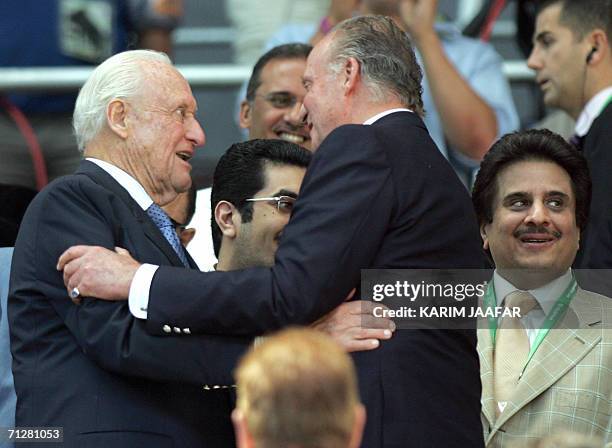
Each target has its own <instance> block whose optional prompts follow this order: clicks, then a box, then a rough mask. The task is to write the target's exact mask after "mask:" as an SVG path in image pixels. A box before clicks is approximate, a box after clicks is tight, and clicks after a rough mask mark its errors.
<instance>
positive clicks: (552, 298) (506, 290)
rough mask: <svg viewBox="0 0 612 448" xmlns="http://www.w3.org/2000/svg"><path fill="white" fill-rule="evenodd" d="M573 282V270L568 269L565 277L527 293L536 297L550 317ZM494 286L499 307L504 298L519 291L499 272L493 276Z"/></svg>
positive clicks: (562, 276)
mask: <svg viewBox="0 0 612 448" xmlns="http://www.w3.org/2000/svg"><path fill="white" fill-rule="evenodd" d="M571 281H572V270H571V269H568V270H567V271H566V272H565V273H564V274H563V275H561V276H560V277H557V278H556V279H554V280H553V281H552V282H550V283H548V284H546V285H544V286H541V287H539V288H536V289H530V290H528V291H527V292H529V293H530V294H531V295H532V296H533V297H535V299H536V300H537V302H538V304H539V305H540V308H542V311H544V314H546V315H548V313H550V310H552V308H553V306H554V305H555V303H556V302H557V300H558V299H559V297H560V296H561V294H562V293H563V291H565V289H566V288H567V287H568V285H569V284H570V282H571ZM493 284H494V285H495V298H496V300H497V305H498V306H501V303H502V301H503V300H504V297H506V296H507V295H508V294H510V293H511V292H513V291H517V290H518V288H516V287H515V286H513V285H512V283H510V282H509V281H508V280H506V279H505V278H503V277H502V276H501V275H499V274H498V273H497V270H496V271H495V273H494V274H493Z"/></svg>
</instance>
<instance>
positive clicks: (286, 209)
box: [246, 196, 296, 214]
mask: <svg viewBox="0 0 612 448" xmlns="http://www.w3.org/2000/svg"><path fill="white" fill-rule="evenodd" d="M295 199H296V198H294V197H292V196H274V197H272V198H250V199H246V202H260V201H266V202H269V203H270V204H274V203H276V210H278V211H279V212H282V213H289V214H290V213H291V212H292V211H293V204H294V203H295Z"/></svg>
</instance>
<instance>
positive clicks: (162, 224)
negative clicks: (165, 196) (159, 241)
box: [147, 203, 189, 268]
mask: <svg viewBox="0 0 612 448" xmlns="http://www.w3.org/2000/svg"><path fill="white" fill-rule="evenodd" d="M147 214H148V215H149V217H150V218H151V219H152V220H153V222H154V223H155V225H156V226H157V228H158V229H159V230H160V232H161V233H162V235H163V236H164V238H166V240H168V242H169V243H170V245H171V246H172V249H174V252H176V254H177V255H178V257H179V258H180V259H181V261H182V262H183V265H184V266H185V267H186V268H188V267H189V262H188V261H187V256H186V255H185V249H184V248H183V246H182V245H181V242H180V241H179V237H178V235H177V234H176V230H175V229H174V225H173V224H172V221H170V218H169V217H168V215H167V214H166V212H165V211H164V210H163V209H162V208H161V207H160V206H159V205H157V204H155V203H153V204H151V206H150V207H149V208H148V209H147Z"/></svg>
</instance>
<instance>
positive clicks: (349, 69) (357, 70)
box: [340, 58, 361, 94]
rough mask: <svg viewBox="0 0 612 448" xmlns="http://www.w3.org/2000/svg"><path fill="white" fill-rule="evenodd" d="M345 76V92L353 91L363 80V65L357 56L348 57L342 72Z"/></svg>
mask: <svg viewBox="0 0 612 448" xmlns="http://www.w3.org/2000/svg"><path fill="white" fill-rule="evenodd" d="M340 74H341V75H342V76H343V77H344V80H343V81H344V82H343V87H344V91H345V94H348V93H350V92H353V91H354V90H355V88H356V87H357V85H358V84H359V81H360V80H361V66H360V65H359V61H357V59H355V58H348V59H347V60H346V61H345V62H344V67H343V69H342V72H341V73H340Z"/></svg>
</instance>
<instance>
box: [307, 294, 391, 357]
mask: <svg viewBox="0 0 612 448" xmlns="http://www.w3.org/2000/svg"><path fill="white" fill-rule="evenodd" d="M375 306H382V307H383V308H384V306H383V305H380V304H378V303H374V302H370V301H367V300H358V301H354V302H345V303H343V304H342V305H340V306H339V307H337V308H336V309H334V310H332V311H331V312H329V313H328V314H326V315H325V316H323V317H322V318H321V319H319V320H318V321H316V322H315V323H314V324H312V327H313V328H315V329H316V330H319V331H322V332H324V333H327V334H328V335H329V336H331V337H332V339H334V340H335V341H336V342H337V343H338V344H340V345H341V346H342V347H343V348H344V349H345V350H346V351H347V352H355V351H362V350H373V349H375V348H377V347H378V346H379V345H380V340H384V339H390V338H391V336H392V334H393V331H395V323H394V322H393V321H392V320H390V319H386V318H382V317H374V315H373V313H372V311H373V309H374V307H375Z"/></svg>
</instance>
